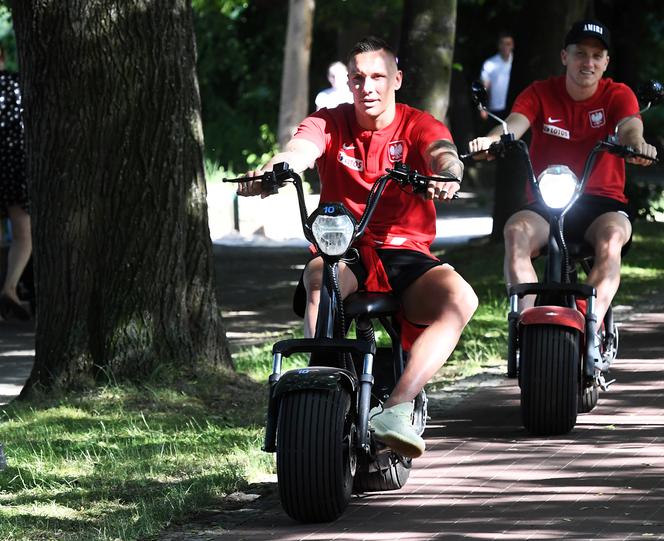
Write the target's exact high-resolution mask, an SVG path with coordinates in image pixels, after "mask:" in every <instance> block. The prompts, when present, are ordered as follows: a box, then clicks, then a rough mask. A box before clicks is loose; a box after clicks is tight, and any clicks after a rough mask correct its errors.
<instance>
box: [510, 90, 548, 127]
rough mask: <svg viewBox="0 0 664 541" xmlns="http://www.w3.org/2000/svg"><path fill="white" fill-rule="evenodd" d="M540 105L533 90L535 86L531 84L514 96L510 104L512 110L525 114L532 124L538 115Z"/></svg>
mask: <svg viewBox="0 0 664 541" xmlns="http://www.w3.org/2000/svg"><path fill="white" fill-rule="evenodd" d="M541 107H542V106H541V101H540V99H539V97H538V96H537V93H536V92H535V88H534V87H533V85H530V86H529V87H527V88H526V89H525V90H524V91H523V92H521V94H519V95H518V96H517V97H516V99H515V100H514V105H513V106H512V112H513V113H520V114H522V115H523V116H525V117H526V118H527V119H528V121H529V122H530V125H531V126H532V125H533V123H534V122H535V119H536V118H537V117H538V116H539V113H540V110H541Z"/></svg>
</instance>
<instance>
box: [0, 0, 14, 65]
mask: <svg viewBox="0 0 664 541" xmlns="http://www.w3.org/2000/svg"><path fill="white" fill-rule="evenodd" d="M0 46H1V47H2V49H3V50H4V52H5V68H6V69H8V70H9V71H17V70H18V63H17V61H16V38H15V36H14V27H13V25H12V14H11V12H10V11H9V8H8V7H7V6H5V5H2V4H0Z"/></svg>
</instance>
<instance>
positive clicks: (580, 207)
mask: <svg viewBox="0 0 664 541" xmlns="http://www.w3.org/2000/svg"><path fill="white" fill-rule="evenodd" d="M609 46H610V35H609V30H608V28H606V26H604V25H603V24H602V23H600V22H598V21H594V20H582V21H578V22H576V23H574V24H573V25H572V27H571V29H570V31H569V32H568V33H567V36H566V38H565V43H564V48H563V50H562V51H561V53H560V57H561V61H562V63H563V66H565V74H564V75H562V76H560V77H551V78H549V79H547V80H545V81H536V82H534V83H533V84H531V85H530V86H529V87H528V88H526V89H525V90H524V91H523V92H522V93H521V94H520V95H519V96H518V97H517V99H516V101H515V102H514V106H513V107H512V112H511V113H510V115H509V116H508V117H507V119H506V121H507V124H508V128H509V131H510V132H512V133H514V135H515V137H517V138H520V137H521V136H523V134H524V133H525V132H526V131H527V130H528V129H531V132H532V141H531V145H530V157H531V160H532V163H533V168H534V170H535V174H536V175H539V174H540V173H541V172H542V170H543V169H544V168H546V167H547V166H548V165H550V164H554V163H563V164H565V165H567V166H569V167H570V169H572V171H574V173H575V174H576V175H577V177H579V178H581V176H582V174H583V166H584V163H585V159H586V157H587V156H588V154H589V153H590V151H591V149H592V148H593V146H594V145H595V143H597V141H599V140H601V139H605V138H606V137H607V136H608V135H611V134H612V133H613V132H614V130H615V127H616V125H617V124H618V122H619V121H620V120H622V119H624V118H626V117H629V116H630V115H633V114H636V113H638V111H639V107H638V102H637V99H636V96H635V95H634V93H633V92H632V91H631V90H630V89H629V88H628V87H627V86H625V85H623V84H621V83H616V82H614V81H612V80H611V79H609V78H606V79H603V78H602V75H603V74H604V72H605V71H606V68H607V66H608V64H609V55H608V49H609ZM501 133H502V129H501V127H500V126H498V127H497V128H494V129H493V130H492V131H490V132H489V134H488V135H487V136H486V137H479V138H477V139H474V140H473V141H471V142H470V144H469V147H470V150H471V151H473V152H474V151H478V150H484V149H487V148H488V147H489V146H490V145H491V143H493V142H494V141H497V140H498V139H499V138H500V134H501ZM618 138H619V142H620V144H623V145H628V146H631V147H632V148H634V149H635V150H636V151H637V152H639V153H641V154H643V155H646V156H650V157H653V158H654V157H656V154H657V153H656V150H655V148H654V147H653V146H652V145H649V144H648V143H646V141H645V140H644V138H643V124H642V122H641V119H640V118H631V119H629V120H627V121H626V122H624V123H623V124H621V127H620V129H619V130H618ZM628 161H629V162H631V163H635V164H639V165H650V164H651V163H652V161H650V160H647V159H644V158H630V159H628ZM624 189H625V165H624V161H623V160H622V159H621V158H619V157H617V156H614V155H612V154H609V153H607V152H603V153H600V154H599V155H598V158H597V161H596V162H595V167H594V169H593V171H592V173H591V175H590V178H589V180H588V182H587V183H586V186H585V189H584V193H583V195H582V196H581V198H580V199H579V201H577V203H576V204H575V205H574V207H572V209H571V210H570V212H568V213H567V215H566V217H565V238H566V239H567V240H568V241H572V242H581V241H583V240H586V241H587V242H589V243H590V244H591V245H592V246H593V247H594V249H595V266H594V267H593V270H592V272H591V273H590V275H589V276H588V283H589V284H591V285H593V286H594V287H595V288H596V289H597V302H596V305H595V306H596V314H597V319H598V321H601V320H602V319H603V318H604V315H605V313H606V310H607V309H608V307H609V304H610V303H611V300H612V299H613V296H614V295H615V293H616V291H617V290H618V285H619V283H620V262H621V251H622V249H623V247H624V246H625V245H626V244H627V243H628V242H629V241H630V239H631V235H632V225H631V217H630V216H629V211H628V207H627V198H626V197H625V194H624ZM527 196H528V201H529V204H528V205H527V206H526V207H525V208H524V209H522V210H520V211H518V212H516V213H515V214H514V215H512V217H511V218H510V219H509V220H508V221H507V223H506V224H505V229H504V234H505V263H504V271H505V279H506V281H507V284H508V287H509V286H510V285H514V284H520V283H527V282H536V281H537V274H536V272H535V269H534V268H533V265H532V263H531V256H534V255H536V254H537V253H538V252H539V251H540V249H541V248H542V247H544V246H545V245H546V242H547V238H548V233H549V224H548V221H547V220H546V219H545V216H546V213H545V211H544V210H543V209H542V208H541V206H540V205H539V204H537V203H534V198H533V195H532V193H530V187H529V186H528V193H527ZM533 302H534V299H533V298H526V299H524V300H523V305H522V308H526V307H528V306H532V305H533ZM598 347H599V344H598Z"/></svg>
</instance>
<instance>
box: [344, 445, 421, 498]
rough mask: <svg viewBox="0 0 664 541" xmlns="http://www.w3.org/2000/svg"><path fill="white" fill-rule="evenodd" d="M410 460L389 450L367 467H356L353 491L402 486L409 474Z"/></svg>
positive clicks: (372, 490)
mask: <svg viewBox="0 0 664 541" xmlns="http://www.w3.org/2000/svg"><path fill="white" fill-rule="evenodd" d="M410 467H411V461H410V460H409V459H405V458H403V457H400V456H399V455H397V454H396V453H393V452H390V453H386V454H385V455H383V456H381V457H380V458H379V459H378V460H377V462H376V463H374V464H372V466H371V469H372V470H373V471H369V467H367V469H365V468H358V470H357V474H356V475H355V482H354V484H353V492H381V491H384V490H398V489H400V488H402V487H403V486H404V485H405V484H406V481H408V477H409V476H410Z"/></svg>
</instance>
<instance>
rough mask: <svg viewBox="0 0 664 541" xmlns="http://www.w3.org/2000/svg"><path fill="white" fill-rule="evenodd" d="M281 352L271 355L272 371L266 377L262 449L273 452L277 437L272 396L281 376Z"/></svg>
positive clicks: (274, 402)
mask: <svg viewBox="0 0 664 541" xmlns="http://www.w3.org/2000/svg"><path fill="white" fill-rule="evenodd" d="M282 358H283V357H282V354H281V353H275V354H274V356H273V357H272V373H271V374H270V377H269V379H268V398H267V422H266V424H265V440H264V442H263V451H266V452H268V453H274V452H275V451H276V450H277V447H276V445H275V442H276V439H277V399H276V397H275V396H274V388H275V387H276V385H277V382H278V381H279V377H280V376H281V361H282Z"/></svg>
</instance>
